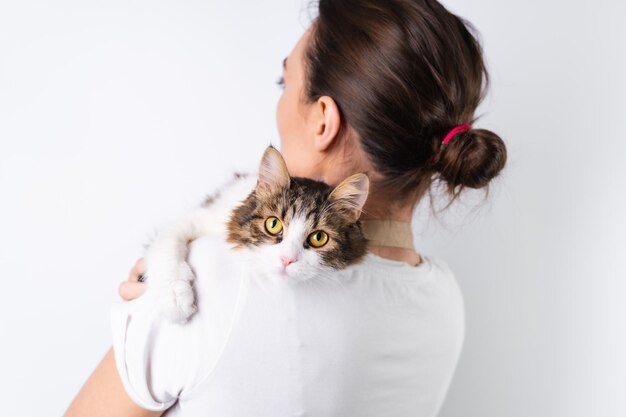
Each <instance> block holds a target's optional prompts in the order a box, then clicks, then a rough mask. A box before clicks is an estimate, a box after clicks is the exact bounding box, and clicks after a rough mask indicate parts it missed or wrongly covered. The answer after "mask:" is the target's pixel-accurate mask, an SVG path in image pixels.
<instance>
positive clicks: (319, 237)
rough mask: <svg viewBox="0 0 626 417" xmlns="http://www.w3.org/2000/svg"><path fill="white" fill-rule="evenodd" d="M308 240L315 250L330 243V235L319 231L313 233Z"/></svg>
mask: <svg viewBox="0 0 626 417" xmlns="http://www.w3.org/2000/svg"><path fill="white" fill-rule="evenodd" d="M307 240H308V242H309V244H310V245H311V246H313V247H314V248H321V247H322V246H324V245H325V244H326V242H328V234H327V233H326V232H324V231H322V230H318V231H316V232H313V233H311V234H310V235H309V237H308V239H307Z"/></svg>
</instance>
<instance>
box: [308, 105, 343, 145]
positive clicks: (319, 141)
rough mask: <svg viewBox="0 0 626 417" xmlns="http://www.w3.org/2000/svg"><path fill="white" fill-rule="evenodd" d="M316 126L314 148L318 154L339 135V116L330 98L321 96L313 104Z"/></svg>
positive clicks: (337, 109) (336, 107) (337, 108)
mask: <svg viewBox="0 0 626 417" xmlns="http://www.w3.org/2000/svg"><path fill="white" fill-rule="evenodd" d="M315 107H316V108H315V112H316V115H317V117H316V120H315V123H316V126H315V131H314V134H315V136H314V146H315V150H317V151H318V152H323V151H325V150H327V149H328V148H329V147H330V145H332V144H333V142H334V141H335V139H336V138H337V135H338V134H339V127H340V125H341V114H340V112H339V107H338V106H337V103H335V100H333V98H332V97H330V96H321V97H320V98H318V99H317V101H316V102H315Z"/></svg>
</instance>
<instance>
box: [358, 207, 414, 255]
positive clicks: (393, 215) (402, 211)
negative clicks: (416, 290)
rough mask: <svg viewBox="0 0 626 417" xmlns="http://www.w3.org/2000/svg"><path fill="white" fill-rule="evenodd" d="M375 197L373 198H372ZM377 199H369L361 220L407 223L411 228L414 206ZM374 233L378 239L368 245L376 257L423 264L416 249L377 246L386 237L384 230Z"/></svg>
mask: <svg viewBox="0 0 626 417" xmlns="http://www.w3.org/2000/svg"><path fill="white" fill-rule="evenodd" d="M372 197H373V196H372ZM377 200H378V199H376V198H375V197H374V198H372V199H371V200H370V199H369V198H368V201H367V203H366V204H365V207H364V208H363V212H362V214H361V220H362V221H363V222H367V221H368V220H394V221H396V222H401V223H406V224H407V225H408V226H409V227H410V224H411V220H412V217H413V209H414V205H412V204H407V205H391V206H390V205H389V202H388V201H387V202H386V204H384V203H381V202H379V201H377ZM374 233H377V236H376V237H377V239H376V240H375V241H374V242H372V243H373V244H370V245H368V249H369V251H370V252H372V253H373V254H375V255H378V256H380V257H382V258H387V259H391V260H394V261H400V262H406V263H408V264H409V265H412V266H417V265H419V264H421V263H422V262H423V260H422V257H421V256H420V255H419V253H417V251H416V250H415V249H412V248H409V247H394V246H381V245H376V241H379V242H380V241H383V240H386V239H384V238H385V237H386V236H381V233H384V229H381V228H377V229H376V230H375V231H374Z"/></svg>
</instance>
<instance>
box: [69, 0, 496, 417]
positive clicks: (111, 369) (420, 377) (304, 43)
mask: <svg viewBox="0 0 626 417" xmlns="http://www.w3.org/2000/svg"><path fill="white" fill-rule="evenodd" d="M468 28H471V26H470V25H469V23H467V22H465V21H463V20H462V19H460V18H459V17H457V16H455V15H453V14H452V13H450V12H449V11H447V10H446V9H445V8H444V7H443V6H442V5H441V4H439V3H437V2H436V1H434V0H411V1H409V0H402V1H400V0H393V1H391V0H353V1H346V0H341V1H338V0H321V1H319V14H318V17H317V18H316V19H315V20H314V21H313V24H312V25H311V27H309V29H308V30H306V31H305V33H304V34H303V35H302V37H301V38H300V39H299V41H298V42H297V44H296V45H295V47H294V49H293V50H292V51H291V53H290V54H289V56H288V57H287V58H286V59H285V61H284V63H283V67H284V68H283V77H281V80H280V84H281V85H283V86H284V92H283V95H282V96H281V98H280V101H279V103H278V107H277V124H278V129H279V134H280V138H281V153H282V155H283V156H284V158H285V161H286V163H287V168H288V170H289V171H290V173H291V175H295V176H302V177H310V178H317V179H322V180H324V181H326V182H327V183H329V184H337V183H338V182H340V180H342V179H343V178H345V177H347V176H349V175H350V174H353V173H355V172H367V173H368V175H369V177H370V181H371V186H370V194H369V197H368V200H367V203H366V205H365V208H364V210H363V215H362V220H363V227H364V231H365V232H366V236H367V237H368V238H369V239H370V242H371V243H370V246H369V251H370V253H371V255H370V256H368V257H367V259H366V261H365V265H364V267H363V268H361V269H360V270H359V274H361V275H360V276H359V277H360V280H358V282H359V283H360V284H359V285H361V286H360V287H358V288H357V287H354V299H355V300H357V299H359V300H365V301H362V304H358V303H359V302H361V301H355V302H354V303H353V304H351V305H352V306H353V307H355V308H356V310H355V311H358V313H357V314H361V312H363V314H364V315H365V314H368V315H367V319H365V318H363V322H364V323H366V325H364V326H358V325H355V324H358V323H354V322H350V323H351V324H350V326H353V325H354V328H353V327H349V328H348V327H344V328H343V329H344V330H346V329H348V330H349V331H345V332H340V331H337V332H335V333H332V332H333V331H335V330H337V328H333V327H332V326H333V324H329V326H330V327H329V330H328V331H329V332H331V333H332V337H333V339H332V340H331V342H330V343H331V344H333V345H334V348H335V349H334V350H333V354H334V355H337V356H336V357H332V356H329V357H327V358H325V360H324V361H322V360H321V361H320V362H319V363H318V366H319V368H320V372H323V373H324V379H315V378H313V375H314V373H315V371H316V369H315V367H314V366H313V368H312V369H309V373H308V374H306V375H308V376H302V375H305V374H304V373H303V374H302V375H299V378H301V380H300V379H299V380H297V381H295V382H294V381H291V382H292V384H291V385H289V386H288V388H289V390H290V391H289V393H285V398H284V401H278V402H277V403H281V404H278V405H277V404H273V403H272V402H271V401H270V400H269V399H267V398H265V397H264V398H263V399H259V398H252V396H253V395H252V394H253V393H254V392H257V391H246V387H245V384H244V383H243V382H241V381H240V382H238V384H239V385H233V386H232V387H235V386H236V387H238V388H237V390H238V389H241V391H240V392H228V393H227V394H229V395H238V396H239V397H238V401H239V402H240V403H241V404H238V407H240V408H237V410H238V411H237V412H229V413H228V415H278V414H277V413H278V411H276V410H283V411H284V410H288V411H289V412H290V413H292V412H293V413H295V414H298V413H301V414H302V413H307V414H310V415H313V416H317V415H338V416H339V415H342V416H346V415H352V416H356V415H359V416H361V415H407V416H408V415H412V416H432V415H435V414H436V413H437V412H438V410H439V408H440V406H441V404H442V402H443V398H444V395H445V392H446V390H447V388H448V385H449V383H450V380H451V378H452V375H453V372H454V368H455V366H456V362H457V360H458V356H459V353H460V349H461V345H462V339H463V325H464V317H463V302H462V298H461V296H460V293H459V291H458V287H457V286H456V281H455V279H454V276H453V275H452V273H451V272H450V271H449V269H448V268H447V266H446V265H445V263H444V262H442V261H441V260H438V259H436V258H430V257H425V256H421V255H420V254H419V253H418V252H417V251H416V250H415V249H414V248H413V246H412V238H411V229H410V222H411V218H412V213H413V210H414V208H415V206H416V205H417V203H418V202H419V201H420V199H421V198H422V197H424V195H425V194H426V193H427V192H428V191H429V190H430V189H431V185H432V183H433V180H439V181H441V182H443V183H444V184H445V185H446V186H447V190H448V191H449V193H450V196H451V201H450V202H452V201H454V199H455V198H456V197H457V196H458V195H459V193H460V192H461V191H462V190H463V189H464V187H470V188H483V187H486V186H488V184H489V182H490V181H491V180H492V179H493V178H494V177H496V176H497V175H498V173H499V172H500V171H501V170H502V168H503V167H504V165H505V161H506V148H505V145H504V143H503V142H502V140H501V139H500V138H499V137H498V136H497V135H496V134H494V133H492V132H490V131H488V130H484V129H475V128H472V127H471V124H472V123H473V122H474V121H475V118H474V112H475V110H476V107H477V106H478V104H479V103H480V101H481V100H482V98H483V96H484V92H485V91H486V86H487V85H488V76H487V72H486V69H485V66H484V62H483V59H482V51H481V48H480V45H479V43H478V42H477V40H476V39H475V37H474V36H472V34H471V33H470V32H469V31H468ZM142 271H143V265H142V262H141V260H140V261H138V263H137V264H136V265H135V268H133V270H132V271H131V274H130V277H129V279H128V282H125V283H123V284H122V285H121V286H120V294H121V296H122V297H123V298H125V299H128V300H130V299H133V298H136V297H138V296H139V295H140V294H141V293H142V291H143V285H144V284H142V283H141V282H138V280H137V277H138V276H139V275H140V274H141V272H142ZM199 275H201V273H200V274H199ZM398 277H401V278H398ZM203 279H205V280H206V279H208V278H206V277H200V276H199V277H198V281H202V280H203ZM363 282H367V283H368V284H367V285H366V286H364V285H363V284H362V283H363ZM347 288H348V290H349V291H350V290H352V289H353V288H352V287H350V286H349V285H348V286H347ZM357 294H358V297H357ZM373 300H375V301H373ZM381 300H382V301H381ZM385 300H386V301H385ZM388 300H393V303H388ZM320 302H322V303H323V302H324V301H320ZM347 304H350V303H347ZM398 306H402V308H397V307H398ZM299 308H305V307H302V306H299ZM324 308H331V309H332V308H337V309H338V310H337V311H342V310H340V308H341V306H339V307H338V306H337V303H335V304H330V303H329V304H328V305H326V306H325V307H324ZM359 309H361V310H359ZM346 311H347V310H346ZM365 311H367V313H365ZM201 313H202V308H200V309H199V312H198V314H201ZM304 313H306V312H304ZM206 314H208V313H206ZM346 314H347V313H346ZM355 317H361V316H358V315H357V316H355ZM363 317H365V316H363ZM250 319H251V320H252V319H253V317H250ZM336 319H337V320H336V321H337V322H342V320H343V318H342V316H340V315H339V316H336ZM346 323H347V322H346ZM285 326H286V324H285ZM354 329H359V330H354ZM299 331H300V332H302V333H306V331H308V329H304V330H303V329H299ZM368 332H369V333H368ZM158 336H159V335H158V334H157V337H158ZM185 337H186V336H185ZM242 337H243V336H242ZM303 337H306V335H304V336H303ZM317 337H318V338H322V339H323V338H324V337H328V335H327V334H326V333H323V332H321V333H320V334H319V335H318V336H317ZM262 339H263V335H261V336H260V340H258V342H259V345H262V344H263V343H265V341H264V340H262ZM190 340H196V339H193V338H191V339H190ZM243 340H244V339H237V338H235V340H234V341H232V340H231V341H230V349H231V350H232V349H235V348H245V346H243V345H245V342H244V341H243ZM355 340H358V341H359V343H360V342H363V341H366V343H363V344H360V345H358V346H356V345H357V343H355ZM316 342H317V340H316ZM237 343H239V345H240V346H238V345H237ZM253 344H254V343H253ZM226 346H227V350H226V351H225V354H227V356H226V357H227V358H228V348H229V345H226ZM242 346H243V347H242ZM150 348H152V346H150ZM119 349H121V348H119ZM289 349H291V350H289ZM299 349H300V347H299V346H297V347H296V346H293V347H291V348H285V350H284V352H282V353H283V354H285V355H291V353H292V351H298V350H299ZM342 349H343V350H342ZM351 349H352V350H351ZM337 352H343V353H344V354H343V355H341V354H340V353H337ZM364 352H365V353H364ZM116 353H117V349H116ZM248 354H249V355H254V352H253V351H251V352H249V353H248ZM157 356H158V355H156V354H155V356H154V357H151V359H150V360H152V361H156V359H154V358H155V357H157ZM181 356H193V354H191V355H181ZM239 359H241V357H239ZM334 359H336V362H333V360H334ZM177 360H179V359H177ZM200 360H201V361H202V359H200ZM222 360H225V359H222ZM285 361H286V359H285ZM163 362H167V359H163ZM258 362H262V360H261V358H253V360H252V361H251V362H250V366H252V367H255V366H260V365H258ZM278 362H279V360H278V359H277V360H276V361H275V362H274V364H275V365H276V366H277V367H278V368H276V369H281V368H280V367H279V365H282V364H279V363H278ZM329 362H333V367H330V366H329ZM294 363H295V362H294ZM218 364H219V362H218ZM307 364H309V362H306V363H304V364H303V363H297V364H296V365H298V366H306V365H307ZM345 364H349V365H345ZM120 366H122V365H120V363H119V362H118V368H117V369H116V364H115V357H114V355H113V349H111V350H109V352H108V353H107V354H106V355H105V357H104V359H103V360H102V362H101V363H100V364H99V365H98V367H97V368H96V370H95V371H94V373H93V374H92V376H91V377H90V379H89V380H88V381H87V382H86V384H85V386H84V387H83V389H82V390H81V391H80V392H79V394H78V396H77V397H76V399H75V400H74V402H73V403H72V404H71V406H70V408H69V409H68V411H67V413H66V416H83V415H90V416H100V415H102V416H104V415H107V416H108V415H115V416H118V415H124V416H158V415H161V414H162V413H163V412H164V411H165V408H166V407H170V406H172V405H173V404H174V400H175V399H176V398H175V397H176V396H177V395H179V394H180V395H182V397H180V398H190V397H185V396H184V394H185V389H186V388H185V387H184V384H181V388H180V390H179V391H176V390H175V389H174V388H172V389H170V391H172V390H174V391H176V392H174V393H173V394H172V393H171V392H170V393H169V395H170V396H169V397H167V398H168V401H167V404H165V403H159V402H156V403H152V405H153V406H149V405H146V404H145V403H142V405H143V407H142V406H139V405H138V404H137V402H139V400H138V397H137V395H136V393H134V392H129V391H130V390H129V389H128V386H129V385H127V384H129V382H128V378H129V377H128V375H124V376H123V378H126V379H125V380H124V381H125V382H124V385H122V381H121V378H120V372H124V371H125V370H121V371H120ZM151 366H152V368H145V369H144V368H141V369H142V372H145V373H150V372H157V373H158V372H160V369H159V366H163V367H165V366H166V365H165V364H163V365H160V364H159V363H156V362H154V363H152V364H151ZM185 366H186V367H184V370H183V371H180V369H182V368H177V369H179V371H178V372H179V373H178V374H175V371H172V372H174V373H173V374H172V375H177V376H180V373H181V372H192V371H191V370H190V369H192V368H193V363H192V364H191V365H190V364H186V365H185ZM198 366H199V365H198ZM346 366H350V367H351V368H350V369H349V370H347V368H346ZM155 369H156V371H155ZM218 369H219V367H218ZM222 369H224V365H223V366H222ZM259 369H260V368H259ZM303 369H304V368H303ZM336 369H340V370H341V371H337V372H333V370H336ZM118 371H119V372H118ZM254 372H255V371H254V370H250V375H251V377H252V378H254V377H255V376H256V375H255V374H254ZM257 372H260V371H257ZM280 372H281V371H280V370H277V371H276V375H279V374H280ZM206 375H211V374H210V373H205V377H206ZM354 375H358V377H355V376H354ZM150 376H151V375H148V376H147V377H146V378H145V380H146V381H147V382H146V383H147V384H152V385H151V386H149V387H148V388H147V389H148V391H150V392H149V393H148V394H146V395H152V397H154V398H156V397H158V396H159V395H161V394H162V393H161V394H159V389H161V391H162V392H165V391H167V390H166V389H165V388H162V387H160V388H159V389H157V387H156V385H158V384H157V382H155V381H154V380H153V381H150ZM152 376H153V379H156V376H154V375H152ZM223 376H224V377H226V375H223ZM270 376H271V375H265V377H270ZM139 377H141V375H139ZM218 377H219V373H218V376H217V377H216V376H212V378H208V382H209V383H211V382H219V378H218ZM181 378H184V375H183V376H182V377H181ZM277 378H278V377H277ZM307 378H309V379H307ZM164 379H167V378H164ZM170 379H171V378H170ZM212 379H213V380H216V379H217V381H212ZM206 380H207V378H205V379H204V380H199V381H198V383H197V384H195V385H196V386H195V387H194V388H192V390H193V389H195V388H197V386H202V384H203V383H204V384H206V383H207V381H206ZM273 382H276V381H272V383H273ZM276 383H278V382H276ZM268 384H270V385H271V383H270V381H264V383H258V384H257V385H256V389H257V390H259V391H258V392H265V391H263V390H269V389H270V388H271V387H270V388H268V387H267V385H268ZM294 384H295V385H297V386H294ZM307 384H308V385H307ZM232 387H231V388H232ZM328 387H332V388H328ZM338 387H339V388H338ZM215 389H218V386H216V387H215ZM295 389H297V390H298V393H299V397H297V398H294V396H293V392H295V391H293V392H292V391H291V390H295ZM148 391H146V392H148ZM196 392H199V390H196ZM200 392H204V391H201V390H200ZM267 392H275V391H271V390H270V391H267ZM129 395H130V397H129ZM162 395H165V394H162ZM202 395H205V396H206V397H208V396H210V395H213V394H211V393H209V391H206V394H202ZM131 398H132V400H131ZM220 398H221V397H220ZM202 401H203V399H202V398H199V397H198V396H196V397H195V398H194V399H193V401H192V400H189V401H187V403H185V402H184V401H181V402H182V403H183V406H180V405H178V406H177V408H176V410H175V411H173V414H174V415H198V414H194V413H193V411H191V410H194V409H203V410H207V414H206V415H209V414H210V412H209V411H210V407H211V406H212V404H214V403H215V402H219V401H223V402H224V404H226V402H225V401H226V400H223V398H221V399H220V400H218V399H217V398H215V399H212V401H213V403H210V402H209V403H207V404H203V403H202ZM236 401H237V400H233V401H231V402H230V403H228V404H227V405H228V406H231V405H233V404H234V403H235V402H236ZM259 401H260V402H259ZM263 401H265V402H263ZM282 403H285V404H287V403H289V404H288V405H285V404H282ZM155 404H156V405H155ZM177 404H179V403H177ZM242 404H243V405H242ZM250 404H257V406H258V407H264V408H263V409H261V408H251V409H248V410H249V413H248V414H246V412H244V411H242V410H244V408H245V406H246V405H250ZM259 404H260V405H259ZM159 407H161V409H159ZM202 407H204V408H202ZM242 407H244V408H242ZM250 407H252V406H251V405H250ZM272 407H276V408H272ZM281 407H283V408H281ZM285 407H286V408H285ZM147 408H151V410H149V409H147ZM172 410H173V408H172ZM220 410H222V411H223V410H225V408H221V409H220ZM233 410H234V409H233ZM383 410H384V411H383ZM170 411H171V410H170ZM168 415H169V413H168ZM223 415H225V414H223Z"/></svg>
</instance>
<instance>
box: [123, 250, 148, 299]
mask: <svg viewBox="0 0 626 417" xmlns="http://www.w3.org/2000/svg"><path fill="white" fill-rule="evenodd" d="M144 272H146V264H145V261H144V258H139V259H138V260H137V262H135V266H133V268H132V269H131V270H130V272H129V273H128V279H127V280H126V281H124V282H122V283H121V284H120V286H119V293H120V297H122V298H123V299H124V300H126V301H130V300H133V299H135V298H137V297H139V296H140V295H141V294H143V293H144V291H146V284H144V283H143V282H141V281H139V277H140V276H141V275H142V274H143V273H144Z"/></svg>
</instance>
